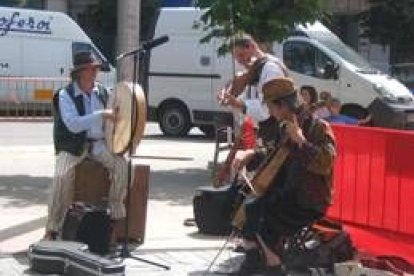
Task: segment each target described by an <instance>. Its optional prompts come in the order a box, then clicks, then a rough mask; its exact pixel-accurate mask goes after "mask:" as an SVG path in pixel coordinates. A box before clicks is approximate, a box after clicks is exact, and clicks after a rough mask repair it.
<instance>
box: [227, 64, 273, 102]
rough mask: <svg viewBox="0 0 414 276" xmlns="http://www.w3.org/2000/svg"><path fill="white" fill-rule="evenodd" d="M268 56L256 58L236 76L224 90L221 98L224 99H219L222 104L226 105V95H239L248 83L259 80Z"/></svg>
mask: <svg viewBox="0 0 414 276" xmlns="http://www.w3.org/2000/svg"><path fill="white" fill-rule="evenodd" d="M267 60H268V58H267V57H266V56H264V57H261V58H255V59H253V60H252V62H251V63H250V64H249V65H248V67H247V70H246V71H244V72H241V73H239V74H237V75H235V76H234V78H233V80H232V81H231V82H230V83H229V84H228V85H227V87H226V88H225V89H224V90H223V91H222V95H221V97H220V98H222V99H224V100H222V101H219V102H220V104H223V105H226V104H227V102H226V95H232V96H235V97H237V96H239V95H240V94H241V93H243V91H244V89H245V88H246V86H247V85H249V84H252V83H253V82H257V81H258V78H259V76H258V74H257V73H258V71H260V69H261V68H262V67H263V66H264V64H265V63H266V61H267Z"/></svg>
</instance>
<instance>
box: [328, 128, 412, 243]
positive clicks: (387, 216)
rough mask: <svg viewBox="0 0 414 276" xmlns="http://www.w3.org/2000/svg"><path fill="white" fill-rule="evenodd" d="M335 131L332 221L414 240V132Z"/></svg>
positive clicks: (364, 129)
mask: <svg viewBox="0 0 414 276" xmlns="http://www.w3.org/2000/svg"><path fill="white" fill-rule="evenodd" d="M333 129H334V132H335V135H336V139H337V151H338V156H337V160H336V163H335V175H334V189H335V193H334V203H333V206H332V207H331V208H330V210H329V216H330V217H332V218H335V219H339V220H342V221H344V222H351V223H352V224H356V225H362V226H370V227H375V228H378V229H384V230H390V231H393V232H395V233H402V234H408V235H410V236H411V235H413V236H414V132H409V131H397V130H389V129H379V128H368V127H352V126H344V125H334V126H333Z"/></svg>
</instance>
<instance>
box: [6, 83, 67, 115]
mask: <svg viewBox="0 0 414 276" xmlns="http://www.w3.org/2000/svg"><path fill="white" fill-rule="evenodd" d="M68 82H69V79H68V78H23V77H0V116H1V117H2V118H9V117H12V118H16V117H18V118H22V117H23V118H39V117H50V116H51V101H52V97H53V93H54V91H56V90H57V89H59V88H61V87H63V86H65V85H66V84H67V83H68Z"/></svg>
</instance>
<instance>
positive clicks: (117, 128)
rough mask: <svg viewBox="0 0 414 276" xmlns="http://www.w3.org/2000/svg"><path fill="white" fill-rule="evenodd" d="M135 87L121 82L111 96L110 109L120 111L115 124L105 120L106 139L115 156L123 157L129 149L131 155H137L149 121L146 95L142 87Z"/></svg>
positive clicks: (129, 83) (136, 85) (130, 83)
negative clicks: (137, 149)
mask: <svg viewBox="0 0 414 276" xmlns="http://www.w3.org/2000/svg"><path fill="white" fill-rule="evenodd" d="M133 85H134V84H133V83H132V82H125V81H123V82H119V83H118V84H117V85H116V87H115V89H114V91H112V93H110V95H109V100H108V107H112V108H113V109H117V110H118V118H117V121H116V122H115V123H114V122H112V121H110V120H105V138H106V142H107V145H108V148H109V150H110V151H111V152H113V153H115V154H121V155H122V154H124V153H125V152H127V151H128V150H129V149H130V150H131V151H130V153H131V154H133V153H135V150H136V147H137V146H138V144H139V142H140V141H141V138H142V135H143V133H144V129H145V123H146V120H147V108H146V102H145V94H144V91H143V90H142V88H141V86H140V85H138V84H135V85H134V87H133ZM133 93H134V95H133ZM130 147H131V148H130Z"/></svg>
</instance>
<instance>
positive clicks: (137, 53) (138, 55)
mask: <svg viewBox="0 0 414 276" xmlns="http://www.w3.org/2000/svg"><path fill="white" fill-rule="evenodd" d="M167 41H168V36H161V37H159V38H157V39H154V40H150V41H148V42H145V43H143V44H142V46H141V47H140V48H138V49H136V50H132V51H129V52H126V53H123V54H120V55H119V56H118V57H117V58H116V59H117V61H119V60H121V59H123V58H125V57H127V56H131V55H132V56H133V58H134V60H133V61H134V66H133V79H132V97H131V118H130V119H131V133H130V137H131V139H132V137H134V128H135V127H134V125H132V124H133V122H134V121H135V120H136V119H137V118H135V114H136V108H137V102H136V99H135V92H136V91H135V84H136V83H138V72H137V71H138V70H137V63H138V61H139V62H140V68H142V66H141V62H142V60H143V55H144V54H145V53H146V51H147V50H150V49H151V48H153V47H156V46H158V45H161V44H163V43H165V42H167ZM138 59H139V60H138ZM141 81H142V79H141ZM132 151H133V141H132V140H131V141H130V142H129V145H128V185H127V194H126V204H125V208H126V217H125V227H124V240H123V242H122V248H121V251H120V255H119V257H121V258H122V259H126V258H131V259H134V260H137V261H141V262H144V263H147V264H151V265H154V266H158V267H161V268H164V269H165V270H170V267H169V266H167V265H163V264H160V263H156V262H153V261H149V260H146V259H143V258H141V257H137V256H134V255H132V254H131V252H130V251H129V248H128V241H129V235H128V234H129V215H130V214H129V206H130V204H131V203H130V202H131V194H130V193H131V187H132V183H131V182H132V156H133V154H134V153H133V152H132Z"/></svg>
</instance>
